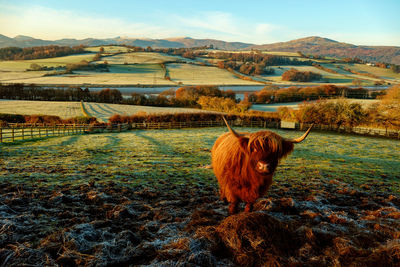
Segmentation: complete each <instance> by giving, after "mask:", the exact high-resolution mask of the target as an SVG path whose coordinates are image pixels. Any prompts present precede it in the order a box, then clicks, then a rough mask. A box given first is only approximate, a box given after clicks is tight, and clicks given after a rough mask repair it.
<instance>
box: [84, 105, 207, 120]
mask: <svg viewBox="0 0 400 267" xmlns="http://www.w3.org/2000/svg"><path fill="white" fill-rule="evenodd" d="M84 105H85V108H86V111H87V112H88V113H89V114H90V115H91V116H93V117H96V118H97V119H98V120H99V121H103V122H107V121H108V119H109V118H110V117H111V116H112V115H114V114H119V115H133V114H135V113H138V112H146V113H147V114H162V113H189V112H190V113H200V112H206V113H209V112H210V111H207V110H201V109H194V108H172V107H150V106H137V105H120V104H106V103H91V102H85V104H84Z"/></svg>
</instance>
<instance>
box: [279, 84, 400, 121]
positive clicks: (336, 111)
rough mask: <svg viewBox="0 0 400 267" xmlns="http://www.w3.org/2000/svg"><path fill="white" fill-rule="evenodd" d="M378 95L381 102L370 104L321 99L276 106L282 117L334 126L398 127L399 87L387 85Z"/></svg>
mask: <svg viewBox="0 0 400 267" xmlns="http://www.w3.org/2000/svg"><path fill="white" fill-rule="evenodd" d="M381 98H382V100H381V101H379V102H377V103H373V104H370V105H362V104H360V103H355V102H351V101H349V100H346V99H336V100H323V101H317V102H315V103H304V104H302V105H300V106H299V108H298V109H297V110H293V109H291V108H287V107H283V108H279V109H278V113H279V117H280V118H281V119H284V120H291V121H298V122H301V123H317V124H324V125H330V126H332V128H337V129H338V128H339V127H341V126H347V127H355V126H375V127H383V128H386V129H388V128H391V129H400V86H399V85H396V86H393V87H391V88H389V89H388V90H387V93H386V95H384V96H382V97H381Z"/></svg>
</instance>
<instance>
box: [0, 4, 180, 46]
mask: <svg viewBox="0 0 400 267" xmlns="http://www.w3.org/2000/svg"><path fill="white" fill-rule="evenodd" d="M0 10H2V11H0V25H1V26H0V32H1V33H2V34H5V35H7V36H15V35H18V34H22V35H30V36H34V37H37V38H45V39H46V38H47V39H58V38H87V37H94V38H108V37H115V36H135V37H151V38H164V37H168V36H171V34H175V32H174V31H172V30H169V29H166V28H165V27H160V26H157V25H150V24H146V23H139V22H138V23H136V22H127V21H124V20H121V19H118V18H101V17H94V16H92V17H91V16H88V15H87V14H79V13H75V12H72V11H68V10H55V9H51V8H46V7H41V6H34V7H30V8H18V7H10V6H7V7H6V8H4V6H0ZM7 10H8V12H7Z"/></svg>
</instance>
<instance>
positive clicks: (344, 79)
mask: <svg viewBox="0 0 400 267" xmlns="http://www.w3.org/2000/svg"><path fill="white" fill-rule="evenodd" d="M323 66H324V67H327V68H329V69H332V70H335V71H337V72H339V74H334V73H330V72H327V71H324V70H321V69H318V68H316V67H313V66H301V65H300V66H287V65H286V66H279V67H278V66H274V67H272V68H273V69H274V70H275V74H273V75H263V77H265V78H267V79H269V80H272V81H274V82H276V83H283V84H293V85H304V86H308V85H318V84H324V83H328V84H337V85H345V86H349V85H352V82H353V80H354V79H361V80H364V81H363V85H373V82H372V81H370V79H371V78H369V79H368V77H365V76H361V75H355V74H352V73H349V72H346V71H344V70H341V69H339V68H337V67H335V66H334V65H333V64H323ZM291 68H295V69H297V70H299V71H312V72H315V73H319V74H321V75H322V80H321V81H313V82H308V83H299V82H288V81H282V74H283V73H284V72H285V71H287V70H289V69H291Z"/></svg>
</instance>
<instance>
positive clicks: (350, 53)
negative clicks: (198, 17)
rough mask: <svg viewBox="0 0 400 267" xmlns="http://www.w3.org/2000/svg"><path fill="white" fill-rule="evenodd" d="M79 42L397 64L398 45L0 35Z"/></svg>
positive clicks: (29, 41) (10, 41) (35, 42)
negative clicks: (276, 53) (205, 48)
mask: <svg viewBox="0 0 400 267" xmlns="http://www.w3.org/2000/svg"><path fill="white" fill-rule="evenodd" d="M81 44H82V45H85V46H98V45H107V44H118V45H122V44H125V45H131V46H140V47H147V46H151V47H153V48H189V47H200V46H209V45H213V47H214V48H217V49H221V50H261V51H282V52H298V51H300V52H302V53H304V54H313V55H323V56H331V57H337V58H344V57H357V58H360V59H363V60H366V61H369V62H386V63H392V64H398V65H400V47H398V46H364V45H360V46H358V45H354V44H348V43H343V42H338V41H335V40H331V39H328V38H322V37H318V36H311V37H306V38H301V39H296V40H292V41H288V42H279V43H272V44H263V45H255V44H250V43H242V42H226V41H221V40H215V39H194V38H190V37H177V38H166V39H138V38H126V37H115V38H107V39H95V38H86V39H81V40H78V39H60V40H54V41H51V40H42V39H36V38H33V37H30V36H23V35H18V36H16V37H14V38H10V37H7V36H5V35H1V34H0V48H2V47H10V46H16V47H31V46H43V45H64V46H77V45H81Z"/></svg>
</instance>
